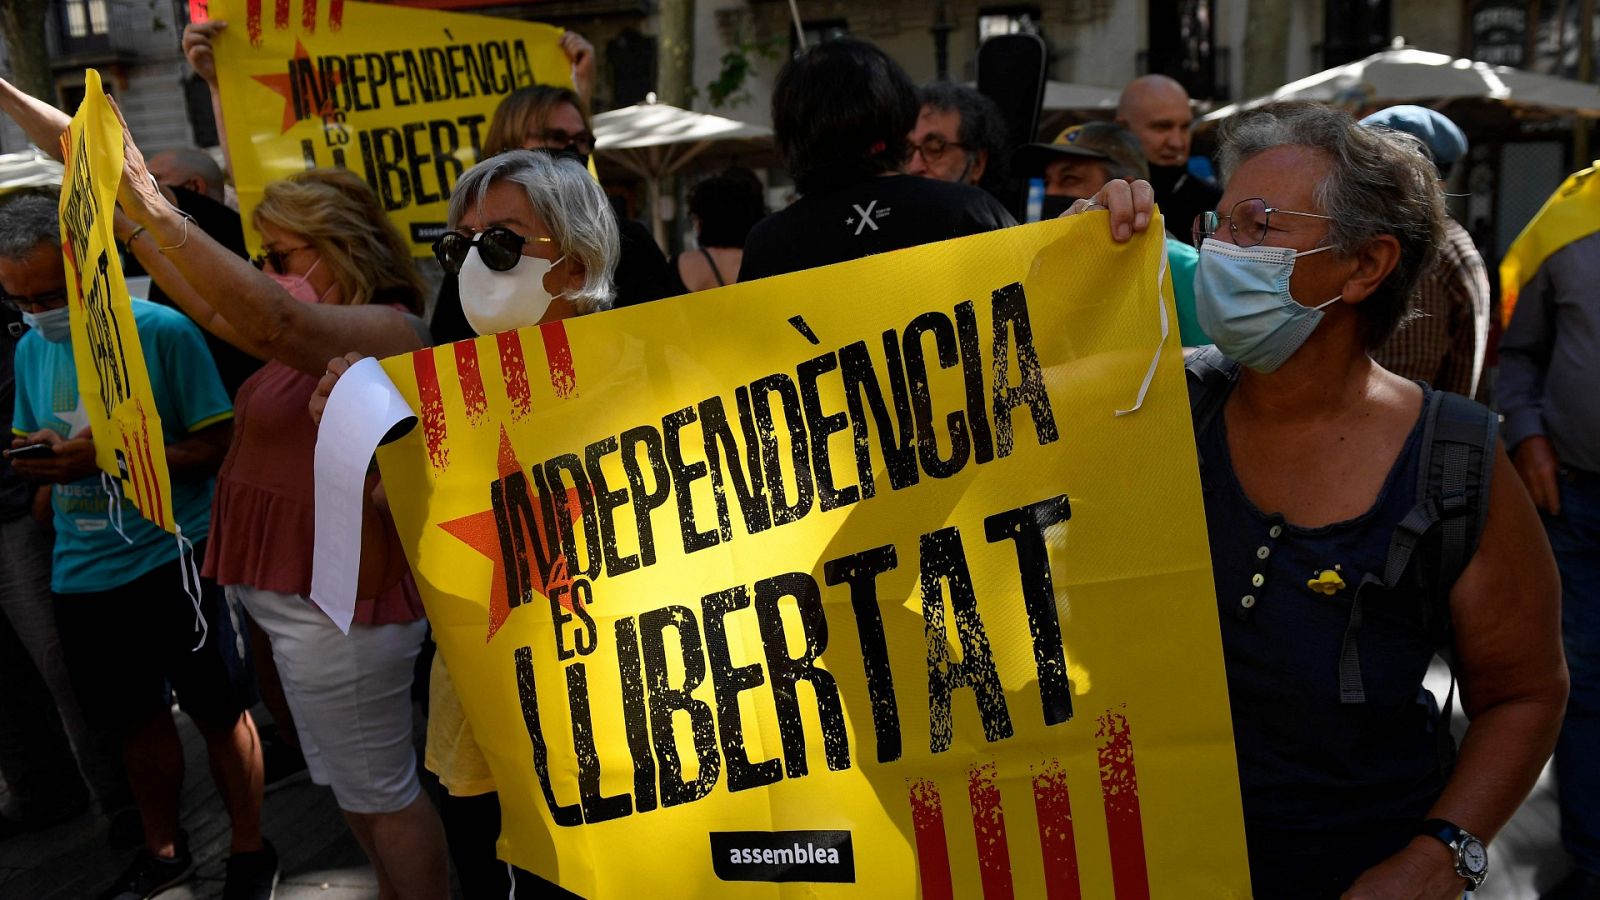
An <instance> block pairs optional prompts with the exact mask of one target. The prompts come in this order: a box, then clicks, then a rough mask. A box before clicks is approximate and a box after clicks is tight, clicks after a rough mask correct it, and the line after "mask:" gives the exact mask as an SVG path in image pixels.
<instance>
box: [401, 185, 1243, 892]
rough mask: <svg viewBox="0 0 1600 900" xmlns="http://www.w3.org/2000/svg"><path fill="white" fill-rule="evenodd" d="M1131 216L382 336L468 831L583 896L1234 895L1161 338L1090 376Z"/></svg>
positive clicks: (1139, 286) (1131, 333) (1203, 606)
mask: <svg viewBox="0 0 1600 900" xmlns="http://www.w3.org/2000/svg"><path fill="white" fill-rule="evenodd" d="M1162 253H1163V242H1162V240H1161V235H1160V233H1159V228H1157V229H1153V230H1152V231H1151V232H1150V233H1149V234H1147V235H1145V236H1142V237H1139V238H1136V239H1135V240H1134V241H1132V242H1130V243H1129V244H1125V245H1115V244H1113V243H1112V242H1111V241H1110V240H1109V238H1108V236H1107V235H1106V229H1105V224H1104V221H1103V220H1102V219H1100V217H1098V216H1092V215H1090V216H1081V217H1077V218H1075V219H1072V220H1067V221H1052V222H1047V223H1041V224H1039V225H1035V226H1026V227H1020V228H1009V229H1005V230H1004V231H999V232H994V233H991V234H986V235H980V236H976V237H971V238H966V239H962V240H959V241H950V242H946V243H941V244H933V245H928V246H924V247H918V248H914V249H911V250H905V251H900V252H897V253H890V254H885V255H882V256H877V257H871V258H868V259H862V260H857V261H855V262H850V263H845V264H842V265H837V266H831V267H827V268H823V269H815V270H810V271H805V272H799V273H795V274H793V275H788V276H783V277H780V278H772V279H766V280H763V281H758V282H754V283H749V284H740V285H735V286H732V287H728V288H724V289H720V290H717V291H712V292H707V293H701V294H695V295H692V296H690V297H684V298H678V299H675V300H669V301H662V302H658V303H655V304H650V305H647V306H642V307H636V308H632V309H628V310H623V311H619V312H614V313H607V314H604V315H596V316H587V317H581V318H577V319H570V320H566V321H564V322H556V323H551V324H547V325H544V326H541V327H539V328H535V329H524V330H522V331H520V332H507V333H504V334H499V335H494V336H488V337H483V338H479V339H477V340H475V341H467V342H462V343H460V344H456V345H454V346H450V347H440V348H433V349H428V350H422V351H418V352H416V353H414V354H410V355H408V356H403V357H395V358H392V359H389V360H385V361H384V363H383V365H384V369H385V371H386V372H387V374H388V376H389V378H390V379H391V380H392V382H393V383H394V385H395V387H396V388H397V389H398V391H399V392H400V393H401V394H402V395H403V396H404V398H405V399H406V401H407V403H408V404H409V405H410V407H411V408H412V409H414V410H416V411H417V412H418V414H419V424H418V427H417V428H416V429H414V430H413V431H412V433H410V434H408V435H407V436H405V437H403V438H401V439H400V440H398V441H396V442H394V443H392V444H389V445H388V446H386V447H384V448H382V449H380V450H379V451H378V457H379V461H380V465H381V468H382V472H383V477H384V484H385V488H386V491H387V494H388V497H389V499H390V503H391V506H392V508H393V511H394V514H395V519H396V523H397V525H398V527H399V531H400V535H401V538H402V541H403V542H404V544H405V546H406V551H407V555H408V557H409V558H410V561H411V564H412V570H413V572H414V574H415V575H416V578H417V583H418V586H419V587H420V589H421V591H422V594H423V597H424V600H425V602H426V603H427V607H428V614H429V618H430V620H431V622H432V625H433V628H434V631H435V634H436V635H437V638H438V641H439V644H440V648H441V651H442V652H443V654H444V657H445V660H446V663H447V666H448V669H449V671H450V675H451V678H452V680H453V681H454V684H455V685H456V688H457V690H458V692H459V695H460V699H461V702H462V704H463V706H464V707H465V710H466V713H467V716H468V718H469V719H470V721H471V725H472V730H473V731H474V732H475V733H476V736H477V740H478V743H479V745H480V746H481V748H482V750H483V753H484V755H485V756H486V758H487V760H488V764H489V767H490V769H491V770H492V772H493V775H494V782H495V784H496V785H497V786H498V789H499V792H500V799H501V804H502V807H503V820H502V821H503V831H502V837H501V843H500V852H501V855H502V856H503V857H505V858H506V859H509V860H510V861H512V862H514V863H516V864H517V865H520V866H523V867H525V868H528V869H530V870H532V871H535V872H537V873H539V874H541V875H543V876H545V877H547V878H551V879H554V880H556V881H558V882H559V883H560V884H561V885H562V886H564V887H566V888H568V889H571V890H573V891H576V892H578V893H580V894H583V895H585V896H589V897H629V896H637V895H640V894H642V893H646V892H656V893H659V891H660V888H661V886H662V885H671V886H672V889H673V890H674V891H675V892H677V893H681V894H684V895H686V896H710V895H716V896H731V897H778V896H788V895H790V891H791V890H793V889H790V888H786V887H784V886H783V885H784V884H785V883H787V882H804V883H805V884H804V886H803V888H801V890H803V891H804V892H805V893H806V895H808V896H841V897H842V896H846V895H849V896H857V895H860V896H902V895H905V894H907V893H908V892H910V891H911V890H912V889H913V888H912V885H913V884H915V885H917V889H918V890H920V893H921V894H922V895H923V896H927V897H970V896H978V895H979V894H980V893H981V894H982V895H984V896H991V897H994V896H1013V895H1014V896H1028V897H1034V896H1038V897H1078V896H1085V897H1108V896H1113V895H1115V896H1120V897H1150V896H1156V897H1181V896H1239V897H1242V896H1248V894H1249V880H1248V875H1247V873H1246V866H1245V847H1244V839H1243V825H1242V814H1241V809H1240V802H1239V791H1238V782H1237V777H1236V772H1235V756H1234V750H1233V743H1232V738H1231V731H1230V720H1229V715H1228V706H1227V694H1226V687H1225V680H1224V672H1223V666H1222V656H1221V647H1220V638H1219V634H1218V630H1217V625H1216V602H1215V596H1214V593H1213V589H1212V579H1211V573H1210V562H1209V559H1208V553H1207V543H1206V534H1205V523H1204V515H1203V511H1202V506H1201V499H1200V491H1199V480H1198V477H1197V471H1196V466H1195V456H1194V444H1193V438H1192V435H1191V429H1190V423H1189V410H1188V401H1187V394H1186V391H1185V387H1184V381H1183V377H1184V376H1183V366H1182V359H1181V355H1180V353H1179V352H1178V350H1177V348H1176V347H1172V346H1169V347H1168V348H1167V349H1166V350H1164V351H1163V352H1162V354H1161V355H1160V357H1159V359H1158V361H1157V364H1156V367H1155V372H1154V375H1153V377H1151V379H1150V383H1149V389H1148V392H1147V393H1146V395H1145V397H1144V403H1143V405H1142V406H1141V407H1140V408H1139V409H1138V411H1137V412H1135V413H1132V414H1129V415H1123V416H1117V415H1115V414H1114V413H1115V411H1116V410H1118V409H1123V408H1125V407H1127V406H1128V401H1129V399H1130V397H1132V396H1134V395H1135V394H1136V393H1137V392H1138V391H1139V389H1140V387H1139V386H1140V384H1141V381H1142V379H1144V378H1145V376H1146V372H1147V370H1148V368H1149V365H1150V354H1151V350H1152V348H1154V347H1156V346H1157V345H1158V344H1160V343H1161V335H1160V330H1161V322H1162V316H1161V315H1160V314H1159V311H1158V308H1157V306H1156V304H1157V303H1158V302H1159V303H1163V304H1170V303H1171V302H1172V301H1171V295H1170V291H1165V290H1163V289H1162V286H1161V285H1160V281H1159V278H1160V276H1159V272H1160V271H1161V266H1160V260H1161V254H1162ZM1168 315H1170V312H1169V313H1168ZM1202 846H1203V849H1201V847H1202ZM642 848H650V858H649V862H648V864H641V862H640V852H641V849H642ZM912 879H916V881H913V880H912Z"/></svg>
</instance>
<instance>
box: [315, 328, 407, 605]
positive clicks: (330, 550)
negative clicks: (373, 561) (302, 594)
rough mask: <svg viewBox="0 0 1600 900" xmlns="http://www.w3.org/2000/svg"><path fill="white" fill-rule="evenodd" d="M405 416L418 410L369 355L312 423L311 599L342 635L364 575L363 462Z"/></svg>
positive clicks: (343, 379) (346, 375)
mask: <svg viewBox="0 0 1600 900" xmlns="http://www.w3.org/2000/svg"><path fill="white" fill-rule="evenodd" d="M407 419H410V420H412V421H413V422H415V421H416V413H414V412H412V411H411V407H409V406H407V405H406V401H405V398H404V397H401V396H400V392H399V391H397V390H395V387H394V384H393V382H391V381H389V376H388V375H386V374H384V371H383V367H382V366H380V365H378V361H377V360H376V359H373V358H372V357H367V358H366V359H363V360H361V361H360V362H358V363H356V364H355V365H353V366H351V367H350V370H349V371H347V372H345V373H344V375H343V376H342V377H340V379H339V383H338V384H337V385H335V386H334V388H333V394H332V395H330V396H329V397H328V406H327V409H326V410H324V412H323V414H322V424H321V425H320V426H318V428H317V457H316V477H317V486H316V487H317V517H316V548H315V549H314V550H313V551H312V554H311V600H312V602H313V603H316V604H317V606H319V607H321V609H322V611H323V612H325V613H327V614H328V618H330V619H332V620H333V624H335V625H337V626H339V630H340V631H343V632H344V633H346V634H349V633H350V620H351V619H352V618H354V616H355V612H356V579H357V576H358V575H359V574H360V572H361V509H362V506H363V502H364V496H363V495H364V493H365V491H366V480H367V464H368V463H369V462H370V461H371V459H372V453H373V451H374V450H376V449H378V444H379V443H380V442H382V440H383V438H384V435H386V434H388V433H389V432H390V430H391V429H393V428H394V427H395V426H396V425H398V424H400V423H402V422H405V421H406V420H407Z"/></svg>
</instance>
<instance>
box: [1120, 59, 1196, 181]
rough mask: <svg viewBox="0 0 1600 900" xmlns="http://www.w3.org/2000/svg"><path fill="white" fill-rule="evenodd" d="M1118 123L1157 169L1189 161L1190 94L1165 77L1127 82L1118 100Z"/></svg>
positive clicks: (1159, 76) (1191, 120)
mask: <svg viewBox="0 0 1600 900" xmlns="http://www.w3.org/2000/svg"><path fill="white" fill-rule="evenodd" d="M1117 123H1118V124H1120V125H1122V126H1123V127H1124V128H1127V129H1128V130H1129V131H1131V132H1133V134H1134V136H1135V137H1137V138H1138V139H1139V146H1140V147H1142V148H1143V149H1144V156H1145V159H1147V160H1149V161H1150V163H1151V165H1156V166H1181V165H1184V164H1185V163H1187V162H1188V161H1189V128H1190V126H1191V125H1193V124H1194V115H1193V113H1191V112H1190V111H1189V92H1188V91H1186V90H1184V89H1183V85H1181V84H1179V83H1178V82H1176V81H1174V80H1173V79H1171V78H1168V77H1167V76H1165V75H1144V76H1141V77H1139V78H1135V79H1134V80H1133V81H1130V82H1128V86H1127V87H1125V88H1123V89H1122V97H1121V99H1119V100H1118V101H1117Z"/></svg>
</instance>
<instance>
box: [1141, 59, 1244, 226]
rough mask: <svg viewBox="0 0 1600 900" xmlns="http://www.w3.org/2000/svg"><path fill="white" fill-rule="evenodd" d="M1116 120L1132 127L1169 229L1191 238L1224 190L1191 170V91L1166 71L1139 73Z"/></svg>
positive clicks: (1214, 206) (1192, 122) (1213, 208)
mask: <svg viewBox="0 0 1600 900" xmlns="http://www.w3.org/2000/svg"><path fill="white" fill-rule="evenodd" d="M1117 124H1118V125H1121V126H1122V127H1124V128H1126V129H1128V130H1129V131H1131V132H1133V136H1134V137H1136V138H1138V139H1139V146H1140V148H1141V149H1143V150H1144V157H1145V159H1146V160H1147V161H1148V162H1149V164H1150V186H1151V187H1153V188H1155V192H1156V204H1157V205H1158V206H1160V207H1161V213H1162V215H1164V216H1166V219H1167V233H1168V234H1170V235H1172V236H1173V237H1175V238H1177V239H1179V240H1188V239H1189V223H1191V222H1193V221H1194V217H1195V216H1196V215H1198V214H1200V213H1202V212H1213V211H1215V210H1216V207H1217V201H1219V200H1221V199H1222V191H1220V190H1218V189H1217V188H1216V187H1215V186H1213V185H1212V184H1210V183H1209V182H1207V181H1205V180H1204V179H1202V178H1197V177H1195V176H1194V175H1191V174H1190V173H1189V137H1190V135H1189V129H1190V127H1191V126H1192V125H1193V124H1194V114H1193V113H1192V112H1190V110H1189V92H1188V91H1186V90H1184V88H1183V85H1181V84H1179V83H1178V82H1176V81H1174V80H1172V79H1171V78H1168V77H1167V76H1165V75H1144V76H1141V77H1139V78H1135V79H1134V80H1133V81H1131V82H1129V83H1128V86H1127V87H1126V88H1123V90H1122V97H1121V98H1120V99H1119V100H1118V101H1117Z"/></svg>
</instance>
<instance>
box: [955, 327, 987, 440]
mask: <svg viewBox="0 0 1600 900" xmlns="http://www.w3.org/2000/svg"><path fill="white" fill-rule="evenodd" d="M956 336H957V337H958V338H959V339H960V341H961V377H962V378H964V379H965V380H966V385H967V424H968V425H969V426H971V429H972V461H973V462H975V463H986V462H988V461H990V460H992V459H994V436H993V435H992V434H991V433H990V431H989V416H988V410H986V409H985V408H984V407H985V406H986V405H987V403H986V398H985V397H984V393H983V352H982V351H981V350H979V349H978V316H977V313H976V312H974V311H973V306H972V301H971V300H963V301H961V302H960V303H958V304H956Z"/></svg>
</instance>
